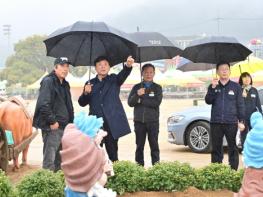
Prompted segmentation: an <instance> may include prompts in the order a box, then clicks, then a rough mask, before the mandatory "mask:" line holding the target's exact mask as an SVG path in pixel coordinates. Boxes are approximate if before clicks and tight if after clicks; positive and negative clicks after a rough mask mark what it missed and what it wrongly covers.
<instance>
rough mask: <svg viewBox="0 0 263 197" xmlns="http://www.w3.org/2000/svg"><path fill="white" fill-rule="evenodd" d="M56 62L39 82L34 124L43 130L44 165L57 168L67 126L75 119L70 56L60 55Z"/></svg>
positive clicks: (54, 169) (44, 166)
mask: <svg viewBox="0 0 263 197" xmlns="http://www.w3.org/2000/svg"><path fill="white" fill-rule="evenodd" d="M54 65H55V68H54V70H53V71H52V72H51V73H50V74H49V75H47V76H46V77H45V78H44V79H43V80H42V81H41V83H40V85H41V87H40V90H39V96H38V100H37V104H36V110H35V114H34V120H33V126H34V127H36V128H40V129H41V130H42V138H43V143H44V146H43V168H44V169H50V170H52V171H57V170H60V163H61V159H60V154H59V151H60V149H61V138H62V136H63V132H64V128H65V127H66V125H67V124H68V123H72V122H73V118H74V111H73V105H72V100H71V94H70V86H69V83H68V82H67V81H66V80H65V77H66V76H67V74H68V72H69V61H68V58H66V57H61V58H57V59H56V60H55V62H54Z"/></svg>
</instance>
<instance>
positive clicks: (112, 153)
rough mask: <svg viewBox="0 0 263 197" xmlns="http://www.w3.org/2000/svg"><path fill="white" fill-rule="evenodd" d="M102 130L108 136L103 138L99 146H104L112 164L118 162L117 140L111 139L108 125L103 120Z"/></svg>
mask: <svg viewBox="0 0 263 197" xmlns="http://www.w3.org/2000/svg"><path fill="white" fill-rule="evenodd" d="M103 130H104V131H106V132H107V133H108V135H107V136H106V137H104V138H103V141H102V143H101V146H103V144H105V148H106V151H107V153H108V156H109V159H110V160H111V161H112V162H114V161H118V139H114V138H113V136H112V134H111V130H110V128H109V125H108V124H107V122H106V121H105V120H104V124H103Z"/></svg>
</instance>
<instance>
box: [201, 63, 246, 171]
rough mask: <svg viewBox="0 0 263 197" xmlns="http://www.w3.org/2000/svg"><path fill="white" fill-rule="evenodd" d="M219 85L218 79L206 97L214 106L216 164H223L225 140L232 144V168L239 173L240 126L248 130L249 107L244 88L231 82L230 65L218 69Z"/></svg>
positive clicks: (214, 151) (229, 153) (213, 154)
mask: <svg viewBox="0 0 263 197" xmlns="http://www.w3.org/2000/svg"><path fill="white" fill-rule="evenodd" d="M216 71H217V74H218V76H219V81H218V80H217V79H214V80H213V81H212V84H211V85H210V86H209V87H208V92H207V94H206V96H205V101H206V103H207V104H211V105H212V110H211V120H210V127H211V137H212V153H211V156H212V158H211V160H212V163H222V160H223V156H224V153H223V147H222V146H223V137H224V135H225V136H226V140H227V143H228V157H229V164H230V166H231V168H232V169H235V170H237V169H238V164H239V154H238V148H237V145H236V134H237V130H238V126H239V128H240V130H243V129H244V124H243V123H244V119H245V105H244V100H243V98H242V89H241V86H240V85H239V84H237V83H235V82H233V81H231V80H230V79H229V76H230V64H229V63H224V62H223V63H219V64H217V66H216Z"/></svg>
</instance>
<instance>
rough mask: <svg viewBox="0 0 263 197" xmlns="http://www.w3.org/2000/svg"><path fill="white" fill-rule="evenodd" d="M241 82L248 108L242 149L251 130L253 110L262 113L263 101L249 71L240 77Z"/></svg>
mask: <svg viewBox="0 0 263 197" xmlns="http://www.w3.org/2000/svg"><path fill="white" fill-rule="evenodd" d="M239 84H240V85H241V87H242V91H243V94H242V96H243V98H244V101H245V109H246V120H245V130H244V131H242V132H241V144H242V149H243V145H244V142H245V140H246V136H247V133H248V131H249V130H251V124H250V116H251V114H252V113H253V112H255V111H259V112H260V113H261V114H262V108H261V103H260V99H259V95H258V91H257V89H256V88H254V87H253V86H252V85H253V80H252V77H251V75H250V74H249V73H248V72H243V73H242V74H241V75H240V77H239Z"/></svg>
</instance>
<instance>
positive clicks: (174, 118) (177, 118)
mask: <svg viewBox="0 0 263 197" xmlns="http://www.w3.org/2000/svg"><path fill="white" fill-rule="evenodd" d="M184 118H185V117H184V116H183V115H175V116H171V117H169V118H168V120H167V123H168V124H173V123H177V122H180V121H181V120H183V119H184Z"/></svg>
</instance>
